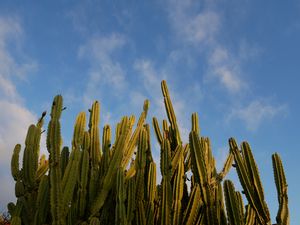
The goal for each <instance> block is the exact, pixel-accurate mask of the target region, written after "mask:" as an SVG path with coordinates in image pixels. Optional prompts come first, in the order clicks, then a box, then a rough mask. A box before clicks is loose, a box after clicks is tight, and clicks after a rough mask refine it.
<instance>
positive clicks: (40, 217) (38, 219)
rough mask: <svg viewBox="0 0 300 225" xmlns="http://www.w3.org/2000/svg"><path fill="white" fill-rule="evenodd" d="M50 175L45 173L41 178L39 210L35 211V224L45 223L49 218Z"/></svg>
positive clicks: (38, 199)
mask: <svg viewBox="0 0 300 225" xmlns="http://www.w3.org/2000/svg"><path fill="white" fill-rule="evenodd" d="M49 188H50V186H49V177H48V176H47V175H44V176H43V177H42V178H41V182H40V185H39V189H38V194H37V200H36V204H37V207H36V208H37V211H36V213H35V218H34V225H39V224H44V223H45V222H46V219H47V214H48V211H49Z"/></svg>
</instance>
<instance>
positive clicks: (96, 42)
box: [78, 33, 126, 104]
mask: <svg viewBox="0 0 300 225" xmlns="http://www.w3.org/2000/svg"><path fill="white" fill-rule="evenodd" d="M125 43H126V38H125V37H124V36H122V35H121V34H117V33H113V34H110V35H108V36H104V37H102V36H101V37H95V38H92V39H90V40H88V41H87V42H86V43H85V44H84V45H82V46H80V48H79V51H78V56H79V58H80V59H87V60H89V63H90V69H89V75H88V82H87V86H86V91H85V96H84V98H85V101H86V102H87V103H88V104H90V103H91V102H92V99H91V98H93V97H95V96H98V97H99V96H101V93H102V92H103V91H105V90H107V89H105V90H104V89H103V87H104V85H106V86H107V88H108V87H109V88H111V90H113V91H115V92H117V93H120V91H122V90H123V89H124V88H125V86H126V79H125V74H126V73H125V71H124V69H123V68H122V66H121V64H120V63H119V62H118V61H115V60H114V57H113V56H114V54H115V53H116V52H117V51H118V50H120V49H122V47H123V46H124V45H125Z"/></svg>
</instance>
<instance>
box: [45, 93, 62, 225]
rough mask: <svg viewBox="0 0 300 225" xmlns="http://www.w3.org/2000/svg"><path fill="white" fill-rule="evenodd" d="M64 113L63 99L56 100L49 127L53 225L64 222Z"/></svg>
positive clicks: (48, 142) (57, 97)
mask: <svg viewBox="0 0 300 225" xmlns="http://www.w3.org/2000/svg"><path fill="white" fill-rule="evenodd" d="M61 111H62V97H61V96H60V95H57V96H56V97H55V98H54V101H53V104H52V110H51V120H50V122H49V125H48V133H47V149H48V151H49V153H50V159H49V168H50V205H51V215H52V221H53V222H52V224H53V225H61V224H62V223H63V222H62V191H61V180H60V179H61V169H60V146H61V142H62V140H61V134H60V122H59V119H60V116H61Z"/></svg>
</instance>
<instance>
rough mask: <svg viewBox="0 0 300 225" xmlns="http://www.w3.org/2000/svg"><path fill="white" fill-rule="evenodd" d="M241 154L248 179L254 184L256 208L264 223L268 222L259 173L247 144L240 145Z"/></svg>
mask: <svg viewBox="0 0 300 225" xmlns="http://www.w3.org/2000/svg"><path fill="white" fill-rule="evenodd" d="M242 153H243V156H244V159H245V162H246V163H245V165H246V166H247V167H248V172H249V173H250V177H251V180H252V183H253V184H254V193H255V196H256V199H257V201H256V203H257V207H258V209H259V211H260V214H261V216H262V217H263V218H264V220H265V221H266V222H270V213H269V209H268V208H267V204H266V202H265V200H264V199H265V197H264V192H263V186H262V183H261V180H260V176H259V171H258V168H257V165H256V162H255V160H254V157H253V154H252V151H251V149H250V146H249V144H248V143H247V142H243V143H242Z"/></svg>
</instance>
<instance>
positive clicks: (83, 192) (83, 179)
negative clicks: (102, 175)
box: [78, 132, 90, 217]
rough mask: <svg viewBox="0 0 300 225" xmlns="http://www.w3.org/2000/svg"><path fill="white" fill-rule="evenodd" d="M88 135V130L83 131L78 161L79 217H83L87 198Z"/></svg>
mask: <svg viewBox="0 0 300 225" xmlns="http://www.w3.org/2000/svg"><path fill="white" fill-rule="evenodd" d="M89 147H90V135H89V132H84V138H83V152H82V154H81V163H80V192H79V206H78V208H79V217H83V216H84V214H85V210H86V205H87V202H86V199H87V184H88V174H89V162H90V161H89V152H88V149H89Z"/></svg>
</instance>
